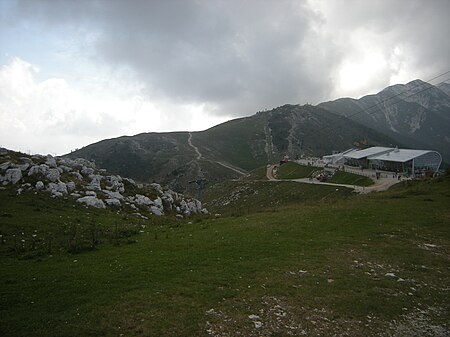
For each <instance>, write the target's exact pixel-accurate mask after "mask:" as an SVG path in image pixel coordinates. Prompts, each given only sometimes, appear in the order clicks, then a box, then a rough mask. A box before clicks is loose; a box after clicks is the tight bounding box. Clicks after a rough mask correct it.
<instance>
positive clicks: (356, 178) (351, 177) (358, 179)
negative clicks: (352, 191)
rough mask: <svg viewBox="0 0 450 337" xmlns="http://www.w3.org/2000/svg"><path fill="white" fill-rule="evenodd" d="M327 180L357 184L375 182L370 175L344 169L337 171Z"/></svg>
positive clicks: (365, 184) (363, 184)
mask: <svg viewBox="0 0 450 337" xmlns="http://www.w3.org/2000/svg"><path fill="white" fill-rule="evenodd" d="M327 182H329V183H335V184H346V185H356V186H370V185H373V184H374V182H373V180H372V179H370V178H369V177H364V176H360V175H358V174H354V173H350V172H342V171H337V172H336V173H335V174H334V175H333V176H332V177H331V178H330V179H328V180H327Z"/></svg>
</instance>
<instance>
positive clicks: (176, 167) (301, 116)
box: [67, 105, 393, 192]
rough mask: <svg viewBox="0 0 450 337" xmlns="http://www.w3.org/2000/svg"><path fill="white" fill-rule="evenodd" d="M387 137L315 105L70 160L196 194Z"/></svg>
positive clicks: (83, 152) (114, 143)
mask: <svg viewBox="0 0 450 337" xmlns="http://www.w3.org/2000/svg"><path fill="white" fill-rule="evenodd" d="M392 142H393V140H392V139H389V138H388V137H386V136H384V135H382V134H380V133H378V132H376V131H374V130H372V129H369V128H367V127H365V126H362V125H360V124H357V123H355V122H353V121H351V120H348V119H346V118H344V117H342V116H337V115H336V114H333V113H330V112H328V111H326V110H324V109H322V108H318V107H315V106H312V105H304V106H299V105H284V106H281V107H278V108H275V109H272V110H270V111H261V112H258V113H257V114H255V115H253V116H250V117H245V118H239V119H235V120H231V121H228V122H226V123H223V124H220V125H218V126H215V127H213V128H210V129H208V130H205V131H201V132H193V133H189V132H177V133H146V134H139V135H136V136H133V137H120V138H115V139H108V140H104V141H101V142H98V143H95V144H92V145H89V146H87V147H85V148H82V149H80V150H78V151H76V152H73V153H71V154H68V155H67V158H75V157H82V158H86V159H88V160H92V161H95V163H96V164H97V165H98V166H100V167H105V168H107V169H108V170H109V171H111V172H115V173H117V174H121V175H124V176H129V177H132V178H134V179H136V180H139V181H144V182H151V181H153V180H156V181H159V182H161V183H163V184H167V185H168V186H169V187H170V188H172V189H174V190H178V191H185V190H186V189H188V190H189V188H190V191H191V192H195V191H194V189H195V184H189V182H191V181H193V180H197V179H199V178H201V179H206V180H207V181H209V182H210V183H211V182H214V181H219V180H225V179H232V178H238V177H241V176H242V175H244V174H246V172H248V171H250V170H253V169H255V168H257V167H261V166H264V165H266V164H267V163H270V162H276V161H278V160H280V159H281V158H283V157H284V156H285V155H288V156H290V157H296V156H301V155H316V156H320V155H324V154H327V153H331V151H333V150H342V149H347V148H350V147H354V146H358V145H369V144H370V145H385V144H390V143H392Z"/></svg>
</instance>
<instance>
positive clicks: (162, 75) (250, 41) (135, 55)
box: [19, 0, 450, 116]
mask: <svg viewBox="0 0 450 337" xmlns="http://www.w3.org/2000/svg"><path fill="white" fill-rule="evenodd" d="M313 3H314V2H307V1H295V0H292V1H291V0H281V1H275V0H274V1H269V0H267V1H264V0H263V1H256V0H255V1H200V0H199V1H195V0H193V1H188V0H179V1H178V0H172V1H147V0H135V1H119V0H112V1H106V0H97V1H87V0H85V1H51V0H34V1H20V2H19V12H20V15H21V16H23V15H25V16H27V17H28V19H30V18H32V17H33V18H36V17H37V18H40V19H41V20H42V21H43V22H45V23H46V24H48V25H49V27H50V29H53V28H54V29H56V27H58V26H60V25H72V26H75V27H76V26H77V25H78V26H80V27H81V26H82V27H84V28H86V27H88V28H89V29H92V30H96V31H98V32H99V34H98V37H97V40H96V41H95V43H94V45H93V46H94V50H93V54H94V56H95V57H96V58H97V59H98V60H100V61H102V62H106V63H108V64H111V65H113V66H116V65H117V66H122V65H125V66H127V67H129V68H131V69H132V70H133V71H134V72H135V74H136V76H137V77H138V78H139V79H140V80H142V81H143V82H144V83H146V85H147V94H148V95H149V96H150V97H158V96H164V97H170V98H171V99H172V100H174V101H180V102H183V103H186V102H187V103H207V104H209V105H210V106H216V107H217V110H216V113H218V114H227V115H234V116H237V115H245V114H250V113H253V112H255V111H256V110H258V109H260V108H263V107H268V108H270V107H273V106H277V105H280V104H284V103H288V102H289V103H305V102H307V101H309V102H312V103H317V102H319V101H321V100H324V99H328V98H330V97H329V96H328V95H329V93H330V92H331V91H332V89H333V87H334V85H335V84H334V83H333V76H332V74H333V73H335V72H336V71H337V69H338V67H339V65H340V63H341V61H342V60H343V59H344V58H345V56H346V53H348V52H351V51H352V50H353V48H354V46H352V45H350V44H349V43H348V42H346V41H345V39H344V41H339V43H338V42H336V41H334V40H333V38H334V37H335V36H337V35H340V36H344V37H345V36H346V34H347V35H348V36H350V35H351V33H352V31H353V30H354V29H358V28H361V27H364V28H365V29H366V30H368V31H371V32H373V33H374V34H378V35H379V36H380V38H381V39H384V40H385V52H386V53H388V52H389V48H391V47H392V46H394V45H395V44H406V45H407V46H408V48H410V50H411V51H412V55H411V56H410V59H411V60H410V62H412V63H413V64H415V65H417V66H418V67H423V68H424V69H428V70H427V71H428V72H432V71H435V72H439V71H441V70H442V71H445V70H447V69H444V68H445V67H448V56H446V55H448V54H449V52H450V46H449V39H448V37H447V35H448V31H449V23H448V22H449V21H448V20H447V15H448V13H449V12H450V5H449V4H450V2H449V1H446V0H442V1H440V0H435V1H427V2H424V1H375V0H374V1H369V2H368V1H356V0H353V1H350V0H345V1H343V0H341V1H329V2H325V6H326V8H327V9H328V12H327V13H329V14H330V13H331V15H330V16H328V17H326V16H324V15H323V14H321V13H320V12H318V11H317V10H315V9H314V8H310V7H309V6H310V4H313ZM328 25H330V26H328ZM52 27H53V28H52ZM330 27H334V28H332V29H336V31H333V30H332V29H331V30H330ZM427 67H428V68H427ZM390 75H391V74H390V73H389V72H385V73H383V74H380V78H378V79H376V80H377V81H378V82H380V83H387V84H388V83H389V77H390Z"/></svg>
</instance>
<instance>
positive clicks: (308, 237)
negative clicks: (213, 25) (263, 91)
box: [0, 178, 450, 337]
mask: <svg viewBox="0 0 450 337" xmlns="http://www.w3.org/2000/svg"><path fill="white" fill-rule="evenodd" d="M233 183H236V184H243V185H241V186H240V187H239V188H244V186H247V187H245V189H252V190H253V193H248V198H243V197H241V198H240V199H239V204H235V206H236V207H237V205H239V207H241V208H242V209H245V208H246V207H247V205H248V207H249V208H248V209H253V207H254V211H251V212H244V211H242V212H235V214H233V215H234V216H230V217H229V216H226V215H225V214H224V215H222V217H210V218H198V219H197V220H190V221H189V222H188V220H177V219H175V218H164V219H163V218H157V219H162V220H161V221H160V222H153V221H154V219H156V218H153V219H149V220H144V219H141V220H139V221H133V220H131V219H129V218H127V216H126V215H124V214H120V213H119V214H118V213H116V214H114V213H112V212H111V213H109V212H107V211H106V210H97V211H95V212H93V211H92V212H91V211H90V210H89V211H86V210H85V209H83V210H82V212H84V213H83V214H84V215H82V213H81V211H80V210H78V209H77V208H76V207H75V208H73V207H68V206H70V205H69V204H63V203H64V202H65V201H63V200H59V201H57V200H51V199H50V198H48V200H42V201H37V202H36V203H35V202H33V201H32V200H33V199H32V196H33V195H32V194H30V195H22V196H16V195H13V193H12V191H11V190H8V189H1V190H0V202H1V204H2V209H1V214H0V215H1V217H0V221H1V224H2V231H6V230H9V231H15V232H17V233H18V234H17V235H19V236H21V235H22V234H21V233H22V232H21V231H22V230H23V233H24V234H23V237H24V240H25V242H28V240H31V237H32V235H33V234H32V233H36V235H37V236H39V237H41V238H42V237H46V236H48V235H49V233H50V232H51V233H54V232H55V231H56V230H57V229H58V226H64V224H72V225H74V226H78V227H79V228H89V226H91V224H92V222H93V221H94V222H95V223H101V224H102V226H101V227H102V228H111V227H113V228H114V226H115V225H114V224H118V226H120V227H121V226H122V225H125V224H129V225H131V226H135V227H134V228H136V229H137V228H139V234H138V235H133V236H130V237H128V236H127V239H125V237H124V239H123V240H122V241H121V242H119V243H117V244H115V243H114V242H113V241H112V242H109V241H108V237H109V236H108V235H106V236H105V237H102V238H101V239H100V241H101V243H100V246H101V247H100V248H101V249H94V250H84V251H81V252H79V253H77V254H73V253H67V250H66V249H54V250H52V251H51V253H52V254H48V253H45V251H44V252H43V253H42V254H39V256H35V255H33V254H28V253H26V252H22V251H16V250H11V249H10V248H11V243H10V242H9V239H8V240H7V241H6V242H5V240H2V241H1V244H2V245H3V246H2V247H3V248H2V250H1V256H0V270H1V271H2V278H1V280H0V282H1V283H2V286H1V287H0V299H1V303H2V305H1V306H0V334H1V335H2V336H11V337H14V336H31V337H33V336H49V335H52V336H99V335H101V336H120V335H123V336H145V335H149V336H205V335H209V336H224V335H227V336H237V335H242V336H276V335H278V336H286V335H297V336H299V335H320V336H330V335H350V336H374V335H380V336H445V335H447V334H448V331H449V327H448V322H449V321H450V314H449V313H450V310H449V309H450V308H449V303H448V296H447V295H448V294H447V293H448V289H449V287H450V277H449V270H448V265H449V254H450V229H449V226H448V223H449V219H450V209H449V207H448V205H449V204H450V179H448V178H445V179H442V178H441V179H440V180H430V181H422V182H405V183H402V184H401V185H398V186H395V187H394V188H392V189H391V190H390V191H388V192H383V193H376V194H369V195H365V196H359V195H357V196H353V195H351V194H350V193H349V192H348V191H346V189H342V190H341V189H340V188H339V191H336V188H333V186H331V190H330V189H326V188H325V187H324V186H309V185H308V186H303V185H302V184H296V185H295V187H294V185H291V184H292V183H289V182H276V183H275V184H272V182H266V183H264V182H261V183H263V184H266V185H264V187H262V185H261V186H259V185H258V184H257V183H255V184H253V183H252V184H248V185H244V184H245V182H233ZM230 184H231V183H230ZM291 186H292V187H291ZM234 188H236V186H230V187H227V186H223V188H222V189H219V188H218V189H215V190H214V189H213V191H214V194H215V197H214V198H212V199H214V200H217V199H221V198H223V197H224V196H226V195H229V191H232V190H233V189H234ZM309 188H311V189H309ZM316 188H317V190H316ZM332 190H334V191H335V192H336V194H335V195H334V196H333V195H331V196H330V193H332ZM220 191H222V192H223V193H221V192H220ZM256 191H258V193H255V192H256ZM283 191H284V192H285V193H287V194H288V195H290V193H298V195H300V193H301V192H303V193H305V197H300V196H298V197H294V200H295V198H297V199H296V201H295V202H294V201H293V200H292V198H291V197H286V196H284V194H283ZM24 193H28V192H24ZM211 193H212V192H211ZM307 195H317V200H316V201H315V202H311V199H309V198H308V197H307ZM255 198H256V199H255ZM256 200H257V201H256ZM263 200H270V201H271V202H273V203H274V204H272V205H270V206H269V208H268V207H266V205H267V204H266V205H264V204H263V205H260V207H258V205H259V203H260V202H261V201H263ZM266 202H267V201H266ZM277 202H278V203H277ZM256 211H257V212H256ZM230 214H231V213H230ZM27 215H28V216H27ZM158 221H159V220H158ZM143 225H145V227H144V226H143ZM63 228H64V227H63ZM35 231H37V232H35ZM105 233H108V232H105ZM30 234H31V235H30ZM128 239H130V240H132V242H134V244H128ZM27 245H28V243H27ZM27 247H28V246H27ZM61 247H64V245H62V246H61ZM55 248H56V247H55Z"/></svg>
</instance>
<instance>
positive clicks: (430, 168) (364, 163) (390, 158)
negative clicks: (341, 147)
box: [323, 146, 442, 176]
mask: <svg viewBox="0 0 450 337" xmlns="http://www.w3.org/2000/svg"><path fill="white" fill-rule="evenodd" d="M323 160H324V162H325V163H329V164H337V165H342V164H345V165H349V166H357V167H363V168H371V169H377V170H385V171H391V172H399V173H406V174H411V175H414V176H419V175H424V174H430V173H431V174H434V173H436V172H437V171H438V170H439V167H440V166H441V163H442V157H441V155H440V154H439V152H436V151H431V150H413V149H398V148H390V147H378V146H376V147H370V148H367V149H363V150H355V149H351V150H347V151H344V152H341V153H338V154H333V155H330V156H325V157H323Z"/></svg>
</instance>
